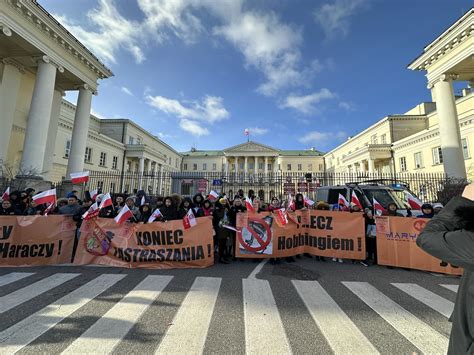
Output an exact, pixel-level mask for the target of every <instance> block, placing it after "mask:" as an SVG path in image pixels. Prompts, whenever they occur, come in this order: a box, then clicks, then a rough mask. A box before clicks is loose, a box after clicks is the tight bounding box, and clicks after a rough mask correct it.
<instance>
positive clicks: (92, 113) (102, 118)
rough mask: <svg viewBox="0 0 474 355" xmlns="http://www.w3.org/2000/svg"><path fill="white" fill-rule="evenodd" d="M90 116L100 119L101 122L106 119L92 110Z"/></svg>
mask: <svg viewBox="0 0 474 355" xmlns="http://www.w3.org/2000/svg"><path fill="white" fill-rule="evenodd" d="M91 115H93V116H95V117H97V118H99V119H101V120H105V119H106V117H105V116H104V115H102V114H100V113H99V112H97V111H95V110H94V109H91Z"/></svg>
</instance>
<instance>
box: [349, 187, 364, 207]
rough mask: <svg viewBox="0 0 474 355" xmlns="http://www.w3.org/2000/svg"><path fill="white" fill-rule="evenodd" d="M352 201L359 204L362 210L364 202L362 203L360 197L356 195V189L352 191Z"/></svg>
mask: <svg viewBox="0 0 474 355" xmlns="http://www.w3.org/2000/svg"><path fill="white" fill-rule="evenodd" d="M351 202H352V203H353V204H355V205H356V206H358V207H359V209H361V210H362V209H363V208H362V204H361V203H360V201H359V199H358V198H357V195H356V193H355V191H352V196H351Z"/></svg>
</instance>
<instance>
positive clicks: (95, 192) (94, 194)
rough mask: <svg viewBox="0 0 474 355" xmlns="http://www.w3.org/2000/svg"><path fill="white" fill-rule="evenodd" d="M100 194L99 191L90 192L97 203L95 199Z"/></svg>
mask: <svg viewBox="0 0 474 355" xmlns="http://www.w3.org/2000/svg"><path fill="white" fill-rule="evenodd" d="M98 194H99V191H98V190H97V189H95V190H93V191H91V192H90V195H91V199H92V200H94V201H95V199H96V198H97V195H98Z"/></svg>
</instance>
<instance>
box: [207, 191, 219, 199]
mask: <svg viewBox="0 0 474 355" xmlns="http://www.w3.org/2000/svg"><path fill="white" fill-rule="evenodd" d="M218 197H219V194H218V193H217V192H215V191H214V190H211V192H209V195H207V199H208V200H209V201H215V200H217V198H218Z"/></svg>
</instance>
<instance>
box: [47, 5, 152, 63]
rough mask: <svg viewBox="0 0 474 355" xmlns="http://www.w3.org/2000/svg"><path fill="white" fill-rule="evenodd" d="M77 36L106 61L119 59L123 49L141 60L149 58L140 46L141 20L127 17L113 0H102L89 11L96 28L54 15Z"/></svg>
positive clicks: (89, 16) (90, 18) (136, 59)
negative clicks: (90, 29)
mask: <svg viewBox="0 0 474 355" xmlns="http://www.w3.org/2000/svg"><path fill="white" fill-rule="evenodd" d="M54 17H55V18H56V19H57V20H58V21H59V22H61V23H62V24H63V25H64V27H66V28H67V29H68V30H69V31H70V32H71V33H72V34H73V35H74V36H76V37H77V39H78V40H79V41H81V42H82V43H83V44H84V45H85V46H87V47H88V48H89V49H90V50H91V51H92V52H93V53H94V54H95V55H97V56H98V57H99V58H100V59H102V60H103V61H104V62H106V63H108V64H109V63H117V60H116V54H117V51H118V50H119V49H125V50H127V51H129V52H130V53H131V54H132V55H133V57H134V58H135V61H136V62H137V63H141V62H143V61H144V60H145V55H144V54H143V51H142V50H141V48H140V44H141V43H140V41H139V37H140V35H141V34H140V30H139V29H138V27H139V26H140V24H139V23H137V22H135V21H131V20H128V19H126V18H125V17H123V16H122V15H121V14H120V13H119V12H118V10H117V8H116V7H115V5H114V2H113V0H99V7H98V8H95V9H92V10H90V11H89V12H88V13H87V18H88V19H89V21H90V23H91V25H92V26H93V28H94V31H88V30H87V29H85V28H84V27H82V26H80V25H78V24H76V23H74V22H73V21H71V20H70V19H68V18H67V17H65V16H61V15H54Z"/></svg>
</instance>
